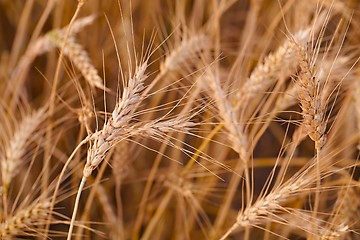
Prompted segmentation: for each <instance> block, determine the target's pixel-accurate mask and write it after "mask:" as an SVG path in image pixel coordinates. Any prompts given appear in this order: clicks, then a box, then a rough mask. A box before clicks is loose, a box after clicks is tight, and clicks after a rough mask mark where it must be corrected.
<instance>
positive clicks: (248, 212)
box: [221, 170, 314, 240]
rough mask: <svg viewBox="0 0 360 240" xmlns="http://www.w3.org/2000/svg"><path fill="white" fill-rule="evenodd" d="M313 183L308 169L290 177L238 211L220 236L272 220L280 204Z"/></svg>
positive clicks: (222, 239)
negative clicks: (230, 224)
mask: <svg viewBox="0 0 360 240" xmlns="http://www.w3.org/2000/svg"><path fill="white" fill-rule="evenodd" d="M313 184H314V179H313V175H311V173H310V172H309V171H308V170H305V171H303V172H302V173H301V174H299V175H296V176H294V177H292V178H290V179H289V180H288V181H287V182H285V183H283V184H282V185H279V186H278V187H276V188H275V189H273V190H272V191H271V192H270V193H269V194H268V195H267V196H265V197H261V198H259V199H258V200H257V201H256V202H255V203H254V204H252V205H251V206H249V207H247V208H245V210H243V211H240V212H239V214H238V216H237V218H236V223H234V224H233V226H232V227H231V228H230V229H229V230H228V231H227V232H226V233H225V234H224V235H223V236H222V237H221V240H225V239H226V238H227V237H228V236H229V235H230V234H231V233H233V232H234V231H235V230H237V229H238V228H246V227H250V226H254V225H259V224H261V223H264V222H266V221H268V220H270V221H271V220H273V221H276V220H275V219H273V217H274V216H275V215H274V213H275V212H276V211H279V210H282V209H283V207H282V204H283V203H284V202H286V201H288V200H289V199H290V198H291V197H293V196H295V195H296V194H298V193H301V192H303V189H309V188H310V187H311V186H312V185H313Z"/></svg>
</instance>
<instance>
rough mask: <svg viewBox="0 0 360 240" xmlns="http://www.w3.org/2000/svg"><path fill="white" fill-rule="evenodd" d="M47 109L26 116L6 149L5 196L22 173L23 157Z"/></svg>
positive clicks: (4, 163)
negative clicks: (14, 180) (11, 183)
mask: <svg viewBox="0 0 360 240" xmlns="http://www.w3.org/2000/svg"><path fill="white" fill-rule="evenodd" d="M46 109H47V108H40V109H38V110H36V111H34V112H32V113H31V114H29V115H27V116H25V117H24V118H23V120H22V121H21V122H20V123H19V125H18V129H17V130H16V131H15V132H14V134H13V136H12V138H11V139H10V141H9V144H8V146H7V147H6V149H5V156H4V158H3V159H2V160H1V173H2V184H3V191H4V195H6V193H7V189H8V186H9V184H10V182H11V180H12V179H13V178H14V177H15V176H16V174H17V173H18V172H19V171H20V169H19V166H20V165H21V163H22V161H21V160H22V159H21V158H22V156H23V155H24V154H25V153H26V149H27V146H28V144H29V142H30V140H31V137H32V136H33V134H34V133H35V131H36V129H37V128H38V127H39V125H40V124H41V123H42V122H43V121H44V120H45V118H46Z"/></svg>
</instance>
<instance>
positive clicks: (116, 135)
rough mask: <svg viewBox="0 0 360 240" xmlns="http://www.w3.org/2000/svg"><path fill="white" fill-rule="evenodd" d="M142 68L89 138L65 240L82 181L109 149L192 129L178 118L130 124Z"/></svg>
mask: <svg viewBox="0 0 360 240" xmlns="http://www.w3.org/2000/svg"><path fill="white" fill-rule="evenodd" d="M146 68H147V62H144V63H143V64H142V65H141V66H140V67H137V69H136V72H135V74H134V76H133V77H132V78H131V79H130V80H129V82H128V86H127V87H125V88H124V90H123V93H122V97H121V99H119V101H118V102H117V104H116V106H115V109H114V110H113V112H112V114H111V117H110V119H109V120H108V121H107V122H106V123H105V124H104V126H103V129H101V130H100V131H96V132H95V133H94V134H92V136H91V137H90V143H91V146H90V147H89V149H88V154H87V160H86V164H85V167H84V170H83V177H82V179H81V183H80V186H79V188H78V194H77V196H76V201H75V207H74V211H73V215H72V219H71V223H70V228H69V232H68V240H70V239H71V234H72V230H73V226H74V221H75V218H76V212H77V208H78V205H79V200H80V195H81V191H82V189H83V187H84V186H85V183H86V179H87V178H88V177H89V176H90V175H91V173H92V171H93V170H94V169H95V168H97V167H98V166H99V164H100V163H101V162H102V161H103V160H104V159H105V157H106V154H107V152H108V151H109V150H110V148H112V147H113V146H115V145H116V144H117V143H119V142H120V141H124V140H126V139H127V138H129V137H131V136H136V135H137V136H144V137H152V138H154V139H156V140H159V139H163V137H164V136H165V135H166V134H167V133H169V132H174V131H177V132H178V131H181V132H187V131H188V130H189V128H191V127H192V126H194V124H193V123H191V122H190V121H188V119H187V118H179V117H178V118H173V119H169V120H164V119H162V118H160V119H157V120H153V121H150V122H148V123H133V124H130V123H131V120H133V113H132V112H133V111H134V108H136V106H138V105H139V103H140V102H141V101H142V99H143V97H142V96H141V93H142V91H143V90H144V89H145V87H144V81H145V79H146V78H147V76H146V74H145V70H146Z"/></svg>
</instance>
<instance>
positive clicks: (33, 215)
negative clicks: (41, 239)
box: [0, 200, 50, 237]
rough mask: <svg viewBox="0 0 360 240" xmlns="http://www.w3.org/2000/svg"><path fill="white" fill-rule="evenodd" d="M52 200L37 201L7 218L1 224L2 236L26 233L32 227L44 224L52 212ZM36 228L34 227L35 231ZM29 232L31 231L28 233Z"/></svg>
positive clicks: (0, 231)
mask: <svg viewBox="0 0 360 240" xmlns="http://www.w3.org/2000/svg"><path fill="white" fill-rule="evenodd" d="M49 209H50V201H48V200H46V201H42V202H37V203H36V202H35V203H32V204H30V205H28V206H27V207H26V208H24V209H21V210H20V211H18V212H16V213H15V214H14V215H13V216H11V217H9V218H6V219H5V221H4V222H3V223H2V224H1V225H0V236H2V237H10V236H16V235H18V234H25V233H26V232H25V231H29V230H32V227H34V226H35V227H36V226H37V225H40V224H43V223H44V222H45V220H46V218H47V216H48V215H49V214H50V211H49ZM35 231H36V230H35V229H34V232H35ZM26 234H29V233H26Z"/></svg>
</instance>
